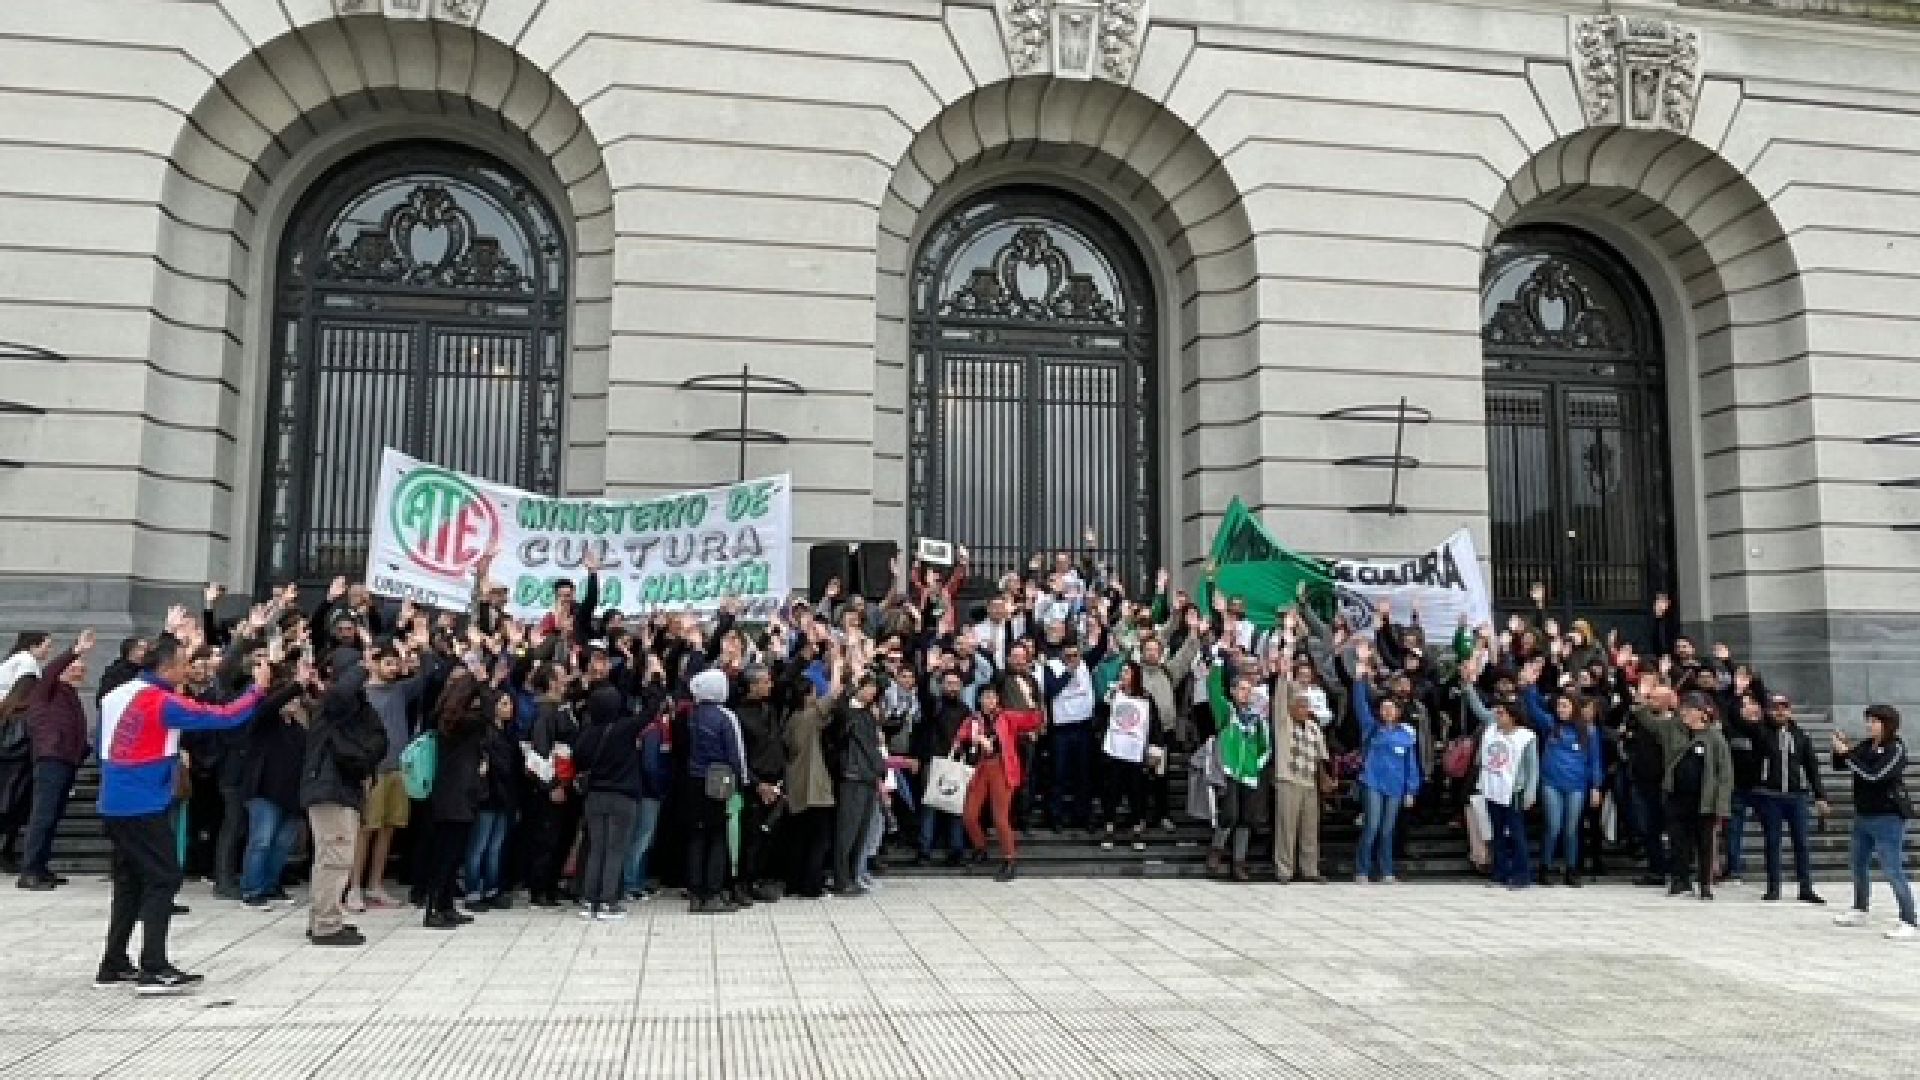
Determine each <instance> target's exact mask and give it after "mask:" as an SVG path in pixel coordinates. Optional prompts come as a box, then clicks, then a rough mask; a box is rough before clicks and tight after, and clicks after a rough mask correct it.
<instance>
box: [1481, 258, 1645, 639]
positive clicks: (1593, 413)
mask: <svg viewBox="0 0 1920 1080" xmlns="http://www.w3.org/2000/svg"><path fill="white" fill-rule="evenodd" d="M1482 316H1483V320H1484V323H1483V339H1484V344H1485V351H1486V382H1487V463H1488V473H1489V483H1490V486H1491V500H1490V501H1491V504H1492V522H1493V570H1494V573H1493V579H1494V581H1493V590H1494V597H1495V601H1496V603H1498V604H1500V605H1501V606H1502V607H1504V608H1520V607H1523V606H1525V605H1527V604H1528V603H1529V600H1528V590H1529V589H1530V587H1531V586H1532V584H1533V583H1534V582H1540V583H1542V584H1544V585H1545V586H1546V587H1547V591H1548V595H1549V598H1550V599H1549V604H1550V606H1551V607H1552V608H1553V609H1554V610H1555V611H1557V612H1558V613H1560V614H1561V615H1562V616H1565V617H1571V616H1584V617H1589V618H1592V619H1593V620H1594V626H1595V629H1596V630H1597V631H1598V632H1600V633H1605V630H1606V628H1607V627H1610V626H1617V627H1619V628H1620V629H1621V630H1622V631H1623V632H1625V633H1628V634H1633V635H1638V634H1640V633H1642V632H1644V630H1645V628H1646V626H1647V620H1648V613H1649V609H1650V607H1651V603H1652V599H1653V594H1654V593H1656V592H1670V591H1671V589H1672V587H1673V555H1672V552H1673V526H1672V503H1671V487H1670V484H1669V482H1668V476H1667V452H1666V446H1667V442H1666V423H1665V421H1666V395H1665V377H1666V376H1665V369H1664V367H1663V365H1662V363H1661V356H1660V347H1659V335H1658V332H1657V329H1656V326H1655V322H1654V315H1653V304H1652V302H1651V301H1650V300H1649V299H1648V298H1647V296H1646V293H1645V290H1644V288H1643V287H1642V285H1641V284H1640V281H1639V279H1638V278H1637V277H1636V276H1635V275H1634V274H1633V272H1632V270H1631V269H1629V268H1628V267H1627V266H1626V265H1625V264H1624V263H1623V262H1622V261H1621V260H1620V259H1619V257H1618V256H1617V255H1615V254H1614V253H1613V252H1611V251H1609V250H1607V249H1606V248H1604V247H1602V246H1601V245H1600V244H1599V243H1598V242H1596V241H1593V240H1590V239H1588V238H1587V237H1585V236H1583V235H1581V234H1578V233H1574V232H1571V231H1569V230H1564V229H1526V230H1521V231H1517V232H1515V233H1512V234H1510V235H1509V236H1507V237H1505V238H1503V239H1502V241H1501V242H1500V243H1499V244H1498V245H1497V246H1496V247H1495V248H1494V251H1493V254H1492V256H1491V257H1490V258H1489V259H1488V261H1487V272H1486V282H1485V286H1484V293H1483V304H1482Z"/></svg>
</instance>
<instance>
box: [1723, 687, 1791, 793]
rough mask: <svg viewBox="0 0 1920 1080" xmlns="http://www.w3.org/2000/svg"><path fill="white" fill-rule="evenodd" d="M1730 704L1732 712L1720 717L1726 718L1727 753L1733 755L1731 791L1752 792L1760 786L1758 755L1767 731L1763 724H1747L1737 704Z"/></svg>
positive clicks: (1765, 739) (1764, 741)
mask: <svg viewBox="0 0 1920 1080" xmlns="http://www.w3.org/2000/svg"><path fill="white" fill-rule="evenodd" d="M1731 704H1732V705H1733V709H1732V711H1729V712H1722V713H1721V715H1722V716H1725V717H1726V721H1725V727H1726V734H1727V752H1728V753H1730V754H1732V755H1733V790H1735V791H1752V790H1753V789H1754V788H1757V787H1759V786H1760V753H1761V747H1762V746H1764V745H1766V741H1767V735H1768V729H1767V725H1766V724H1765V723H1759V724H1752V723H1748V722H1747V721H1746V720H1745V719H1744V718H1742V717H1741V715H1740V712H1739V703H1738V702H1733V703H1731ZM1721 707H1722V708H1723V709H1724V708H1726V704H1725V703H1723V704H1722V706H1721ZM1776 790H1777V789H1776Z"/></svg>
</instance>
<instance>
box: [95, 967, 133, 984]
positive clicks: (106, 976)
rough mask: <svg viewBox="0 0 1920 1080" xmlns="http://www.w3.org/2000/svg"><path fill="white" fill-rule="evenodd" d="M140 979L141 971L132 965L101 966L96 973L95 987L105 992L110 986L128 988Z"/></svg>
mask: <svg viewBox="0 0 1920 1080" xmlns="http://www.w3.org/2000/svg"><path fill="white" fill-rule="evenodd" d="M139 978H140V969H139V968H137V967H134V966H133V965H132V964H125V965H121V964H101V965H100V970H99V971H97V972H94V975H93V985H94V986H96V987H99V988H100V989H102V990H104V989H106V988H107V987H110V986H126V985H128V984H130V983H133V982H134V981H136V980H138V979H139Z"/></svg>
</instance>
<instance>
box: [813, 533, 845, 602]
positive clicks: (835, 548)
mask: <svg viewBox="0 0 1920 1080" xmlns="http://www.w3.org/2000/svg"><path fill="white" fill-rule="evenodd" d="M832 578H839V579H840V595H841V597H842V598H845V597H848V596H851V595H853V591H854V581H853V545H851V544H815V545H813V549H812V550H811V551H809V552H808V553H807V597H808V598H809V599H812V600H818V599H820V597H821V596H822V595H824V594H825V593H826V591H827V582H828V581H829V580H830V579H832Z"/></svg>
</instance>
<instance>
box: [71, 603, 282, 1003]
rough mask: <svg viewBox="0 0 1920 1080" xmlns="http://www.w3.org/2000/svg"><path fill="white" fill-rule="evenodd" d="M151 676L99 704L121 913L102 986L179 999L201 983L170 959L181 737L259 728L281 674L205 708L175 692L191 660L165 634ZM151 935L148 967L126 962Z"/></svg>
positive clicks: (104, 808) (103, 802) (262, 675)
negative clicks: (137, 941) (173, 807)
mask: <svg viewBox="0 0 1920 1080" xmlns="http://www.w3.org/2000/svg"><path fill="white" fill-rule="evenodd" d="M147 659H148V662H149V666H148V669H147V670H146V671H145V672H142V673H141V674H140V676H139V677H138V678H136V679H134V680H132V681H131V682H128V683H126V684H125V685H123V686H121V687H120V688H119V689H117V690H115V691H114V692H113V693H111V694H108V695H107V697H106V698H105V700H103V701H102V702H101V704H100V816H101V818H102V819H103V820H104V822H105V825H106V830H107V840H108V841H109V842H110V843H111V844H112V845H113V913H112V916H111V918H110V919H109V921H108V923H107V949H106V955H105V956H104V957H102V958H101V960H100V971H99V973H98V974H97V975H96V976H95V977H94V984H95V985H96V986H106V985H112V984H115V983H134V984H135V985H136V986H137V988H138V989H139V991H140V992H141V993H143V994H154V993H174V992H178V991H180V990H184V989H186V988H187V987H189V986H192V985H193V984H194V983H197V982H199V981H200V976H198V975H190V974H188V973H186V972H184V971H181V970H180V969H179V968H176V967H174V966H173V964H172V962H171V961H169V960H168V959H167V926H168V923H169V922H170V921H171V919H172V917H173V898H174V894H175V893H177V892H178V891H179V889H180V876H181V875H180V859H179V854H178V851H177V849H176V846H175V839H174V831H173V829H172V828H170V827H169V826H168V824H167V807H168V805H169V804H170V803H171V802H172V801H173V792H174V780H175V774H176V773H177V772H178V770H179V768H180V733H181V732H184V731H225V730H228V729H230V728H237V727H239V726H241V725H243V724H245V723H246V722H247V721H249V720H251V719H253V715H254V712H255V711H256V709H257V708H258V707H259V705H260V702H261V701H262V700H263V699H264V688H265V687H266V686H267V685H268V683H270V682H271V681H272V678H273V675H272V671H271V669H270V668H269V667H268V665H267V663H266V661H265V660H262V661H260V663H258V664H256V665H255V666H254V672H253V682H254V685H253V689H251V690H249V691H247V692H246V693H245V694H243V695H242V696H241V697H240V698H239V699H238V700H235V701H233V702H231V703H229V704H226V705H206V704H202V703H201V702H198V701H195V700H193V699H192V698H190V697H187V696H186V695H185V694H182V693H180V692H179V691H178V690H176V689H175V687H177V686H179V685H180V683H181V681H182V680H184V679H185V678H186V676H187V669H188V666H189V665H190V663H191V651H190V650H189V649H188V648H187V647H186V646H185V645H184V644H183V643H181V642H180V641H179V640H177V639H175V638H174V637H172V636H171V635H162V636H161V637H160V638H159V640H157V641H155V642H154V643H153V648H152V649H151V650H150V652H149V653H148V657H147ZM135 922H138V923H140V924H141V926H142V927H143V928H144V930H145V934H144V937H143V940H142V943H141V947H140V966H139V967H138V968H135V967H134V966H133V963H132V962H131V961H130V960H129V959H128V958H127V944H128V942H129V941H130V940H131V939H132V937H133V926H134V923H135Z"/></svg>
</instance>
